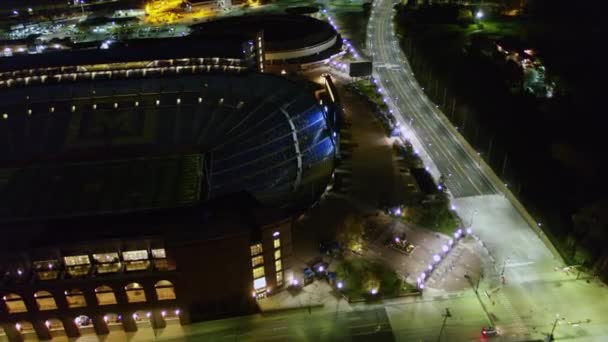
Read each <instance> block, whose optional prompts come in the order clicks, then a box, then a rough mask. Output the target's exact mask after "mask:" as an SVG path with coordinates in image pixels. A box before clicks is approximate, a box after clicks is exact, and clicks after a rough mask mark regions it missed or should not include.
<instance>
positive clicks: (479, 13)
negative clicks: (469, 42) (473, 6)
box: [475, 10, 483, 20]
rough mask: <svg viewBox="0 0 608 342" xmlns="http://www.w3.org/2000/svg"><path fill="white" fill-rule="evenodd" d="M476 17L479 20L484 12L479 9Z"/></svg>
mask: <svg viewBox="0 0 608 342" xmlns="http://www.w3.org/2000/svg"><path fill="white" fill-rule="evenodd" d="M475 18H477V20H479V19H481V18H483V12H482V11H481V10H479V11H477V13H475Z"/></svg>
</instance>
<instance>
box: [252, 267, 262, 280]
mask: <svg viewBox="0 0 608 342" xmlns="http://www.w3.org/2000/svg"><path fill="white" fill-rule="evenodd" d="M263 276H264V266H260V267H256V268H254V269H253V279H257V278H259V277H263Z"/></svg>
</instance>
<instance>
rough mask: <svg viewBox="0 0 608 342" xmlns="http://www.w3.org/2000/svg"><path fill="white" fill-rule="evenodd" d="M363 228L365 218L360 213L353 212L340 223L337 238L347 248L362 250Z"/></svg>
mask: <svg viewBox="0 0 608 342" xmlns="http://www.w3.org/2000/svg"><path fill="white" fill-rule="evenodd" d="M363 230H364V228H363V219H362V218H361V217H360V216H359V215H357V214H354V213H351V214H348V215H347V216H346V217H345V218H344V221H342V222H341V223H340V224H339V225H338V228H337V231H336V239H337V240H338V241H339V242H341V243H342V244H343V245H344V246H345V247H346V249H349V250H351V251H355V252H360V251H361V248H362V247H363Z"/></svg>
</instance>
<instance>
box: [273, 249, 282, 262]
mask: <svg viewBox="0 0 608 342" xmlns="http://www.w3.org/2000/svg"><path fill="white" fill-rule="evenodd" d="M274 258H275V259H277V260H278V259H281V250H280V249H277V250H276V251H274Z"/></svg>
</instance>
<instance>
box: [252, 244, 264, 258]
mask: <svg viewBox="0 0 608 342" xmlns="http://www.w3.org/2000/svg"><path fill="white" fill-rule="evenodd" d="M262 251H263V250H262V244H261V243H258V244H255V245H252V246H251V256H254V255H258V254H262Z"/></svg>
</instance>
